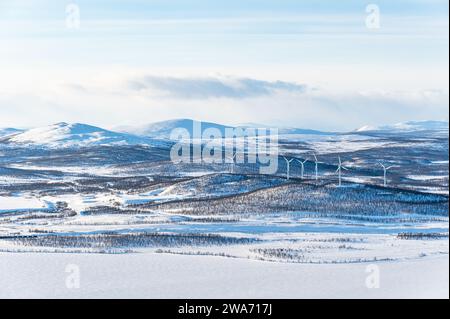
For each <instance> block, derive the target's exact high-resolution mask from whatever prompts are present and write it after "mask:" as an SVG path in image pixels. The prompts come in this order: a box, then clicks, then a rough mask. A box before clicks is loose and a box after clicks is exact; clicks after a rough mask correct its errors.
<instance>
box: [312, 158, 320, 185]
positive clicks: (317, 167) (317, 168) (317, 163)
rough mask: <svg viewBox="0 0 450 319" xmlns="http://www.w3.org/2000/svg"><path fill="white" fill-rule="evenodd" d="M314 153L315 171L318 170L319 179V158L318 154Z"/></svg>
mask: <svg viewBox="0 0 450 319" xmlns="http://www.w3.org/2000/svg"><path fill="white" fill-rule="evenodd" d="M313 155H314V163H315V171H316V181H317V180H318V179H319V162H318V160H317V156H316V154H313Z"/></svg>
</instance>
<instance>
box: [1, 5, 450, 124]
mask: <svg viewBox="0 0 450 319" xmlns="http://www.w3.org/2000/svg"><path fill="white" fill-rule="evenodd" d="M69 3H70V2H68V1H58V0H54V1H20V0H19V1H17V0H15V1H5V0H0V41H1V46H0V70H2V72H1V73H0V127H5V126H34V125H44V124H49V123H52V122H58V121H66V122H88V123H92V124H97V125H102V126H108V127H113V126H116V125H117V126H119V125H130V124H144V123H148V122H153V121H159V120H165V119H170V118H179V117H190V118H196V119H203V120H209V121H218V122H226V123H238V122H262V123H267V124H276V125H290V126H303V127H306V126H307V127H311V128H316V129H333V130H335V129H337V130H347V129H352V128H355V127H358V126H362V125H366V124H370V125H377V124H386V123H395V122H399V121H406V120H422V119H436V120H448V110H447V107H448V1H440V0H428V1H425V0H409V1H406V0H398V1H360V0H347V1H345V0H344V1H332V0H330V1H324V0H322V1H286V0H258V1H256V0H255V1H249V0H240V1H237V0H232V1H226V2H225V1H205V0H190V1H187V0H185V1H183V0H176V1H173V0H160V1H73V3H75V4H76V5H77V7H78V8H79V10H80V27H79V28H68V27H67V24H66V19H67V13H66V6H67V5H68V4H69ZM370 3H373V4H376V5H377V6H378V7H379V9H380V28H378V29H370V28H367V25H366V19H367V16H368V13H367V12H366V6H367V5H368V4H370ZM149 79H150V81H149ZM136 83H140V86H139V87H138V89H137V88H136V85H135V84H136ZM133 84H134V85H133ZM143 84H145V85H143ZM230 92H231V93H230ZM236 92H237V93H236Z"/></svg>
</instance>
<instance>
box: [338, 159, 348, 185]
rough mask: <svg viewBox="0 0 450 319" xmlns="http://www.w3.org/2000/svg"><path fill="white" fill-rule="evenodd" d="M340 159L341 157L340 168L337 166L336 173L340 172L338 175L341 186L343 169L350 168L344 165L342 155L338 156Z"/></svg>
mask: <svg viewBox="0 0 450 319" xmlns="http://www.w3.org/2000/svg"><path fill="white" fill-rule="evenodd" d="M338 159H339V165H338V168H337V170H336V172H335V173H338V176H339V187H341V185H342V178H341V175H342V170H343V169H344V170H346V171H348V168H347V167H345V166H342V161H341V157H340V156H338Z"/></svg>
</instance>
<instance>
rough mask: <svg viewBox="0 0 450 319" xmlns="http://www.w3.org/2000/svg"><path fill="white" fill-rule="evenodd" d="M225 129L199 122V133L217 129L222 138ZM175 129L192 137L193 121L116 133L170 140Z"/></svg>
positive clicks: (166, 122) (213, 124)
mask: <svg viewBox="0 0 450 319" xmlns="http://www.w3.org/2000/svg"><path fill="white" fill-rule="evenodd" d="M227 127H230V128H231V126H226V125H222V124H216V123H211V122H201V132H203V131H204V130H205V129H208V128H215V129H218V130H219V131H220V132H221V133H222V135H223V136H225V129H226V128H227ZM176 129H186V130H187V131H188V132H189V133H190V134H191V136H194V120H191V119H175V120H169V121H162V122H156V123H151V124H147V125H143V126H137V127H120V128H117V130H118V131H120V132H124V133H128V134H136V135H139V136H146V137H151V138H158V139H170V134H171V133H172V131H173V130H176Z"/></svg>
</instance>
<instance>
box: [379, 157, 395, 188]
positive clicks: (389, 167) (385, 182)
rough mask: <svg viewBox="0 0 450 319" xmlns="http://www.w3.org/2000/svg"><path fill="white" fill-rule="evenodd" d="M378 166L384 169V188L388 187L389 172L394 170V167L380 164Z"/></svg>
mask: <svg viewBox="0 0 450 319" xmlns="http://www.w3.org/2000/svg"><path fill="white" fill-rule="evenodd" d="M378 164H380V165H381V167H383V186H384V187H386V186H387V179H386V175H387V171H388V170H390V169H391V168H393V167H394V166H386V165H383V164H381V163H378Z"/></svg>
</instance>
